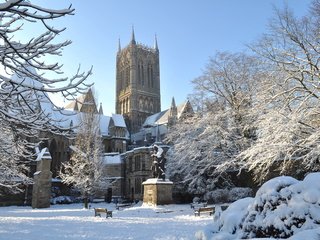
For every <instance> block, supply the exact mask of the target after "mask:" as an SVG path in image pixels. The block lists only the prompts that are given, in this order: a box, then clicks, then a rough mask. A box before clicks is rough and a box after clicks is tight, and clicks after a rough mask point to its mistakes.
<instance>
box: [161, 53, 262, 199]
mask: <svg viewBox="0 0 320 240" xmlns="http://www.w3.org/2000/svg"><path fill="white" fill-rule="evenodd" d="M258 63H259V61H258V59H256V58H254V57H252V56H248V55H245V54H230V53H217V54H216V56H215V57H214V58H212V59H211V60H210V62H209V64H208V65H207V66H206V69H205V71H204V74H203V75H202V76H201V77H199V78H197V79H195V80H194V81H193V84H194V85H195V95H198V96H200V95H201V96H206V99H207V100H206V103H205V104H206V107H205V108H204V111H202V112H200V113H199V115H196V116H195V117H194V118H187V119H185V120H184V121H181V122H178V123H177V124H176V125H175V126H174V129H171V130H170V132H169V133H168V135H167V138H166V141H167V142H168V143H169V144H172V145H173V146H172V148H171V149H170V151H169V161H168V171H169V175H170V176H171V179H172V180H174V181H175V182H176V183H179V184H178V185H177V186H179V187H180V189H181V190H185V191H187V192H188V193H191V194H195V195H200V196H204V195H206V196H207V197H210V195H211V193H212V192H213V191H214V190H215V189H217V188H231V187H234V184H233V182H232V181H231V175H230V174H229V173H230V172H235V171H237V170H238V169H239V168H240V166H238V165H237V164H236V161H234V159H235V158H236V157H237V156H238V155H239V154H240V153H241V152H242V151H243V150H245V149H246V148H248V147H249V146H250V143H251V142H252V141H253V140H254V139H255V128H254V124H253V123H254V120H255V116H254V115H252V106H253V102H254V101H255V100H256V97H255V94H256V92H257V91H258V90H257V89H258V83H259V82H261V79H262V76H263V74H261V72H260V71H261V69H260V65H259V64H258ZM231 163H232V164H231ZM226 171H229V173H226Z"/></svg>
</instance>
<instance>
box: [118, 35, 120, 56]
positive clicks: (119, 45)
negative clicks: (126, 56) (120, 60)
mask: <svg viewBox="0 0 320 240" xmlns="http://www.w3.org/2000/svg"><path fill="white" fill-rule="evenodd" d="M119 52H121V42H120V38H119V42H118V53H119Z"/></svg>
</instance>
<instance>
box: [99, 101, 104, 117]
mask: <svg viewBox="0 0 320 240" xmlns="http://www.w3.org/2000/svg"><path fill="white" fill-rule="evenodd" d="M99 114H100V115H103V109H102V103H100V107H99Z"/></svg>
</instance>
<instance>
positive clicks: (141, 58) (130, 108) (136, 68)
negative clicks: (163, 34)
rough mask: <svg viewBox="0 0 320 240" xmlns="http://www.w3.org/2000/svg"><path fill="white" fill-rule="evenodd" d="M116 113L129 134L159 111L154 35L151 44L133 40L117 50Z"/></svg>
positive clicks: (157, 60)
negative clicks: (121, 117)
mask: <svg viewBox="0 0 320 240" xmlns="http://www.w3.org/2000/svg"><path fill="white" fill-rule="evenodd" d="M116 68H117V69H116V113H117V114H122V115H123V116H124V118H125V120H126V123H127V126H128V129H129V131H130V133H136V132H138V131H139V130H140V128H141V126H142V124H143V122H144V121H145V119H146V118H147V117H148V116H150V115H152V114H154V113H157V112H160V111H161V106H160V68H159V49H158V43H157V38H156V37H155V44H154V47H153V48H151V47H147V46H145V45H142V44H139V43H137V42H136V40H135V35H134V30H133V29H132V36H131V41H130V43H129V44H128V46H126V47H125V48H123V49H121V46H120V41H119V50H118V53H117V64H116Z"/></svg>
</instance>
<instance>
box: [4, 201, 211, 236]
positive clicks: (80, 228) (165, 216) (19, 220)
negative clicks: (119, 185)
mask: <svg viewBox="0 0 320 240" xmlns="http://www.w3.org/2000/svg"><path fill="white" fill-rule="evenodd" d="M94 207H104V208H108V209H110V210H112V211H113V218H108V219H106V218H105V217H104V216H102V217H94V210H93V208H94ZM193 213H194V212H193V210H192V209H191V208H190V205H166V206H158V207H144V206H141V204H137V205H136V206H134V207H131V208H125V209H120V210H115V205H114V204H106V203H97V204H92V206H91V209H88V210H87V209H83V208H82V205H81V204H71V205H53V206H51V207H50V208H47V209H32V208H31V207H17V206H11V207H1V208H0V239H1V240H18V239H19V240H21V239H24V240H31V239H32V240H34V239H41V240H47V239H50V240H53V239H55V240H63V239H68V240H72V239H77V240H78V239H86V240H90V239H92V240H99V239H119V240H120V239H121V240H122V239H141V240H143V239H147V240H148V239H159V240H160V239H164V240H176V239H177V240H178V239H179V240H182V239H183V240H186V239H195V233H196V232H197V231H198V230H199V229H203V228H204V226H205V225H207V224H208V223H210V222H212V221H213V218H212V216H209V215H205V214H204V215H203V216H200V217H195V216H194V214H193Z"/></svg>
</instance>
